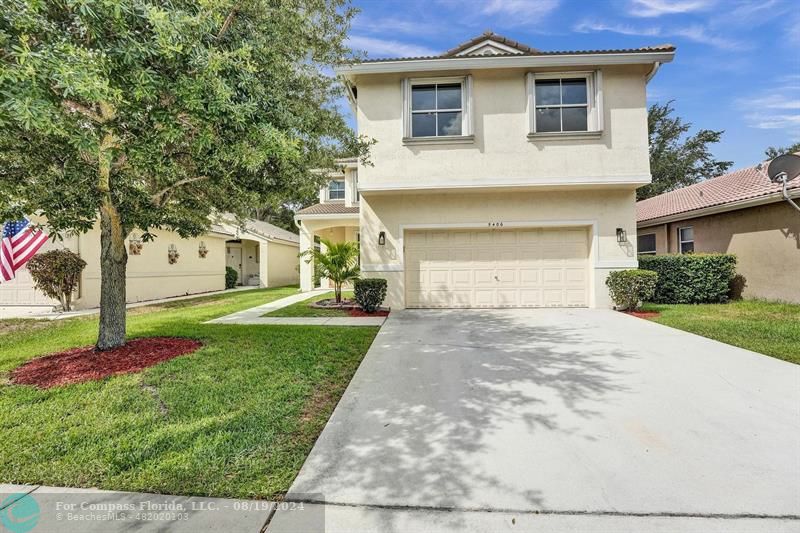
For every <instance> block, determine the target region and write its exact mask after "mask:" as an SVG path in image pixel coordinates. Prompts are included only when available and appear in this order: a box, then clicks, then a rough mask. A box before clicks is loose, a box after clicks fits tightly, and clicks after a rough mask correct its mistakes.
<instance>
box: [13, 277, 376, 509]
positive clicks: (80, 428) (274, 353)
mask: <svg viewBox="0 0 800 533" xmlns="http://www.w3.org/2000/svg"><path fill="white" fill-rule="evenodd" d="M295 292H296V288H294V287H287V288H279V289H265V290H253V291H243V292H235V293H230V294H224V295H219V296H212V297H208V298H202V299H197V300H189V301H180V302H173V303H169V304H163V305H158V306H153V307H147V308H139V309H136V310H132V311H131V312H130V313H129V318H128V334H129V336H130V337H132V338H133V337H144V336H153V335H168V336H181V337H191V338H196V339H199V340H201V341H202V342H203V344H204V346H203V348H201V349H200V350H198V351H197V352H195V353H193V354H190V355H187V356H183V357H178V358H175V359H172V360H170V361H167V362H164V363H161V364H159V365H156V366H154V367H151V368H149V369H146V370H145V371H143V372H141V373H137V374H128V375H122V376H115V377H110V378H106V379H103V380H101V381H94V382H86V383H80V384H74V385H68V386H63V387H56V388H52V389H48V390H39V389H37V388H34V387H31V386H19V385H11V384H9V382H8V379H7V376H6V375H3V374H5V373H6V372H8V371H9V370H11V369H13V368H14V367H16V366H18V365H19V364H21V363H23V362H24V361H26V360H28V359H31V358H32V357H35V356H38V355H43V354H47V353H52V352H56V351H59V350H63V349H66V348H71V347H74V346H83V345H91V344H92V343H93V342H94V340H95V336H96V333H97V318H96V317H85V318H76V319H70V320H63V321H54V322H44V323H43V322H38V321H33V320H18V321H0V379H2V382H1V383H0V450H2V453H0V480H1V481H2V482H5V483H29V484H47V485H58V486H69V487H99V488H103V489H114V490H128V491H144V492H157V493H169V494H188V495H204V496H227V497H241V498H274V497H276V496H279V495H280V494H281V493H283V492H285V491H286V490H287V489H288V488H289V485H290V484H291V482H292V480H293V479H294V477H295V475H296V474H297V471H298V470H299V468H300V466H301V465H302V463H303V461H304V460H305V458H306V455H307V454H308V452H309V451H310V450H311V447H312V445H313V444H314V441H315V440H316V438H317V436H318V435H319V433H320V432H321V430H322V428H323V426H324V425H325V422H326V421H327V419H328V417H329V416H330V413H331V412H332V411H333V408H334V407H335V405H336V402H337V401H338V400H339V398H340V396H341V394H342V393H343V392H344V389H345V387H346V386H347V384H348V382H349V381H350V378H351V377H352V375H353V373H354V372H355V370H356V368H357V367H358V365H359V363H360V361H361V359H362V358H363V356H364V354H365V353H366V351H367V349H368V348H369V345H370V344H371V342H372V340H373V338H374V336H375V334H376V332H377V328H330V327H313V326H255V325H254V326H249V325H248V326H245V325H221V324H209V325H204V324H202V322H203V321H205V320H209V319H211V318H216V317H219V316H222V315H225V314H228V313H232V312H234V311H239V310H243V309H247V308H250V307H253V306H256V305H260V304H263V303H266V302H269V301H271V300H275V299H277V298H281V297H284V296H288V295H290V294H294V293H295Z"/></svg>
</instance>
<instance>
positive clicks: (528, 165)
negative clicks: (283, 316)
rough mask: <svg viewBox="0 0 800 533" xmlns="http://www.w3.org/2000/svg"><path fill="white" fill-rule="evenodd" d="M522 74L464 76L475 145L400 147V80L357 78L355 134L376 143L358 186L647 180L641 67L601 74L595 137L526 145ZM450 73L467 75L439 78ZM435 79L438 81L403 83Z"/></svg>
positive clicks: (643, 71) (398, 77)
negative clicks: (599, 124)
mask: <svg viewBox="0 0 800 533" xmlns="http://www.w3.org/2000/svg"><path fill="white" fill-rule="evenodd" d="M590 69H591V67H587V68H580V67H575V68H574V70H590ZM526 72H527V71H526V70H525V69H513V70H512V69H509V70H478V71H474V72H472V75H473V80H474V81H473V102H474V103H473V115H474V134H475V140H474V142H473V143H470V144H426V145H416V144H415V145H403V144H402V142H401V140H402V136H403V124H402V110H403V100H402V91H401V80H402V78H403V77H406V75H400V74H381V75H368V76H367V75H362V76H359V77H358V79H357V83H358V111H357V119H358V131H359V133H360V134H363V135H366V136H367V137H371V138H374V139H375V140H377V144H375V145H374V146H373V147H372V149H371V156H370V157H371V160H372V162H373V163H374V166H361V167H360V168H359V177H358V179H359V184H360V185H361V186H362V188H369V187H375V186H379V185H390V184H398V183H401V184H403V185H405V186H414V185H431V184H434V185H437V186H438V185H446V184H448V183H457V184H464V183H467V184H476V185H486V184H487V183H492V182H493V181H494V182H502V183H512V182H515V181H516V182H519V183H524V184H535V183H536V182H550V181H552V180H553V178H555V179H566V178H576V179H583V178H587V177H613V176H630V177H634V176H635V177H646V176H649V172H650V169H649V161H648V149H647V109H646V98H645V75H646V69H645V68H644V67H642V66H620V67H604V68H603V100H604V105H603V117H604V131H603V133H602V135H601V136H600V137H597V138H583V139H564V140H552V139H548V140H536V141H533V142H532V141H529V140H528V138H527V134H528V132H529V131H528V130H529V127H528V112H527V96H526V95H527V93H526V82H525V74H526ZM458 74H462V75H463V74H467V72H462V73H447V74H446V75H448V76H452V75H458ZM436 75H444V74H442V73H435V72H430V73H424V74H419V75H415V74H409V75H408V77H411V78H414V77H432V76H436Z"/></svg>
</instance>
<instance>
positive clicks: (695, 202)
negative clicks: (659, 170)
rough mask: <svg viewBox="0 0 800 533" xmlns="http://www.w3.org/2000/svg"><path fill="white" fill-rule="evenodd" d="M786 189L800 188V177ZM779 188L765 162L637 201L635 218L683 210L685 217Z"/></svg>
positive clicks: (778, 191) (789, 183) (639, 218)
mask: <svg viewBox="0 0 800 533" xmlns="http://www.w3.org/2000/svg"><path fill="white" fill-rule="evenodd" d="M759 166H761V170H759V168H758V167H759ZM786 188H787V190H794V189H798V190H800V176H798V177H796V178H794V179H793V180H792V181H790V182H788V184H787V187H786ZM780 191H781V185H780V184H779V183H772V182H771V181H770V180H769V177H768V176H767V164H766V163H765V164H762V165H756V166H752V167H747V168H743V169H741V170H737V171H735V172H731V173H729V174H723V175H722V176H718V177H716V178H711V179H708V180H705V181H701V182H700V183H696V184H694V185H689V186H688V187H684V188H683V189H678V190H675V191H670V192H667V193H664V194H660V195H658V196H654V197H653V198H648V199H647V200H642V201H640V202H636V221H637V222H645V221H648V220H654V219H657V218H661V217H666V216H672V215H678V214H682V213H686V218H690V217H691V216H692V212H693V211H696V210H698V209H705V208H707V207H714V206H719V205H725V204H730V203H733V202H739V201H742V200H749V199H752V198H758V197H761V196H767V195H770V194H775V193H780Z"/></svg>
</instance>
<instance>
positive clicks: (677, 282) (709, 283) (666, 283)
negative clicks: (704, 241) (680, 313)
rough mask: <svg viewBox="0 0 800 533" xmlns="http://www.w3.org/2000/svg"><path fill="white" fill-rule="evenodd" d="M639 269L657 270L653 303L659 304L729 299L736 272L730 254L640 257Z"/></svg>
mask: <svg viewBox="0 0 800 533" xmlns="http://www.w3.org/2000/svg"><path fill="white" fill-rule="evenodd" d="M639 268H641V269H645V270H652V271H654V272H657V273H658V283H657V284H656V292H655V294H654V295H653V299H652V301H653V302H656V303H662V304H699V303H722V302H727V301H728V295H729V293H730V289H731V280H732V279H733V278H734V276H735V275H736V256H735V255H731V254H679V255H676V254H670V255H647V256H639Z"/></svg>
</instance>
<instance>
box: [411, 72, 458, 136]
mask: <svg viewBox="0 0 800 533" xmlns="http://www.w3.org/2000/svg"><path fill="white" fill-rule="evenodd" d="M461 121H462V108H461V84H460V83H434V84H431V85H414V86H412V87H411V136H412V137H439V136H442V135H461Z"/></svg>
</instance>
